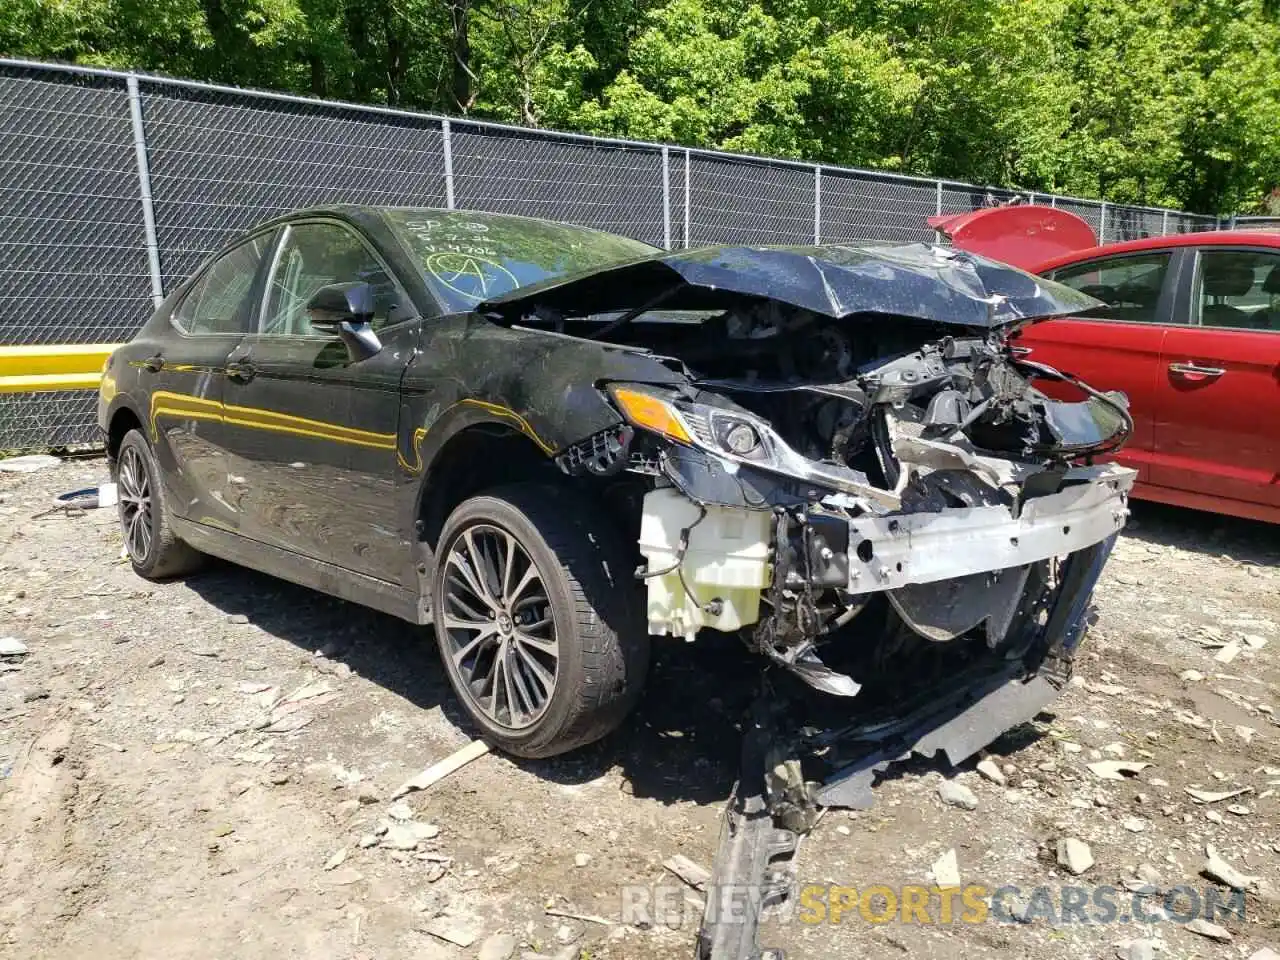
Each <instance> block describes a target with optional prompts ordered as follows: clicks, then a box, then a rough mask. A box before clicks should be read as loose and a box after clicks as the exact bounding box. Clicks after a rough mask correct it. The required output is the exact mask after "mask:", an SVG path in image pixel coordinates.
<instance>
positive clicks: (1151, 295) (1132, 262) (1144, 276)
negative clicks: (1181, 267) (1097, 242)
mask: <svg viewBox="0 0 1280 960" xmlns="http://www.w3.org/2000/svg"><path fill="white" fill-rule="evenodd" d="M1172 256H1173V255H1172V254H1171V253H1168V252H1163V253H1144V254H1138V255H1133V256H1120V257H1109V258H1106V259H1103V260H1088V261H1085V262H1084V263H1073V264H1071V265H1070V266H1066V267H1059V268H1058V269H1057V270H1055V271H1054V272H1053V278H1052V279H1054V280H1057V281H1058V282H1059V283H1065V284H1066V285H1067V286H1068V287H1072V288H1073V289H1076V290H1079V291H1080V292H1081V293H1087V294H1089V295H1090V296H1091V297H1097V298H1098V299H1099V300H1101V301H1102V302H1103V303H1105V304H1106V305H1107V306H1108V307H1109V308H1110V309H1108V310H1106V311H1103V312H1101V313H1100V315H1101V316H1105V317H1107V318H1109V319H1112V320H1126V321H1129V322H1131V323H1156V322H1157V320H1158V319H1159V318H1158V317H1157V315H1156V306H1157V304H1158V303H1159V301H1160V291H1161V290H1163V289H1164V280H1165V276H1166V275H1167V274H1168V272H1169V262H1170V260H1171V259H1172Z"/></svg>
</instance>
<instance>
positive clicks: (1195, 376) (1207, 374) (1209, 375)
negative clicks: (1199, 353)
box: [1169, 360, 1227, 380]
mask: <svg viewBox="0 0 1280 960" xmlns="http://www.w3.org/2000/svg"><path fill="white" fill-rule="evenodd" d="M1169 372H1170V373H1173V374H1177V375H1178V376H1180V377H1184V378H1185V379H1187V380H1216V379H1217V378H1218V377H1220V376H1222V375H1223V374H1224V373H1226V372H1227V371H1226V370H1225V369H1223V368H1222V367H1202V366H1200V364H1198V363H1196V362H1195V361H1193V360H1188V361H1186V362H1184V363H1171V364H1169Z"/></svg>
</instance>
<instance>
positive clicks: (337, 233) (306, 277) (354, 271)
mask: <svg viewBox="0 0 1280 960" xmlns="http://www.w3.org/2000/svg"><path fill="white" fill-rule="evenodd" d="M353 280H363V281H364V282H365V283H368V284H370V285H371V286H372V287H373V292H374V317H373V322H372V326H373V327H374V329H375V330H376V329H377V328H379V327H382V326H384V325H386V324H388V323H397V322H399V321H400V320H405V319H408V318H409V317H411V316H413V308H412V305H411V304H410V303H409V299H408V297H407V296H406V295H405V294H404V292H403V291H402V290H401V289H400V286H399V284H397V283H396V282H395V281H394V280H392V279H391V277H390V276H389V275H388V274H387V272H386V270H384V269H383V267H382V264H381V263H379V262H378V259H377V257H375V256H374V255H373V253H372V252H371V251H370V250H369V248H368V247H366V246H365V245H364V243H362V242H361V240H360V238H359V237H357V236H356V235H355V234H354V233H352V232H351V231H350V230H348V229H346V228H345V227H341V226H339V225H337V224H333V223H300V224H297V225H295V226H291V227H289V228H288V230H287V231H286V233H285V235H284V239H283V240H282V241H281V242H280V248H279V250H278V251H277V253H276V259H275V263H274V264H272V267H271V276H270V278H269V279H268V280H267V304H266V310H265V312H264V314H263V317H262V325H261V329H260V332H261V333H265V334H274V335H276V336H285V337H306V336H320V334H317V333H316V332H315V331H314V330H313V329H312V328H311V321H310V320H309V319H308V317H307V301H308V300H309V299H311V296H312V294H314V293H315V292H316V291H317V290H319V289H320V288H321V287H323V286H327V285H328V284H331V283H346V282H349V281H353Z"/></svg>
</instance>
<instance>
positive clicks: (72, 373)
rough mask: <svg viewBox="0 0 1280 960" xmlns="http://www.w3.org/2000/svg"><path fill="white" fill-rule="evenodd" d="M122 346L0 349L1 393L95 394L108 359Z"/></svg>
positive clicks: (86, 345) (55, 345)
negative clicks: (55, 391) (83, 391)
mask: <svg viewBox="0 0 1280 960" xmlns="http://www.w3.org/2000/svg"><path fill="white" fill-rule="evenodd" d="M117 346H119V344H115V343H78V344H48V345H45V346H22V347H0V393H26V392H29V391H33V390H35V391H43V390H96V389H98V383H99V382H100V381H101V380H102V367H103V365H104V364H105V363H106V362H107V356H108V355H109V354H110V353H111V351H113V350H114V349H115V348H116V347H117Z"/></svg>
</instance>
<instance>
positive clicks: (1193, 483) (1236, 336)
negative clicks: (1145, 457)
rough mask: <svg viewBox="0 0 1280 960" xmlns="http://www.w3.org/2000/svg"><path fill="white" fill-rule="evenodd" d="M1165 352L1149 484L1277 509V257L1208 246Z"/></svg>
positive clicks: (1279, 334)
mask: <svg viewBox="0 0 1280 960" xmlns="http://www.w3.org/2000/svg"><path fill="white" fill-rule="evenodd" d="M1196 258H1197V264H1196V269H1195V271H1194V274H1193V275H1191V277H1190V282H1188V283H1186V284H1185V285H1184V291H1183V295H1182V296H1180V297H1179V300H1178V307H1177V309H1178V311H1179V313H1180V314H1181V315H1182V319H1184V320H1185V321H1186V322H1185V323H1183V324H1180V325H1179V326H1178V327H1177V328H1176V329H1171V330H1170V332H1169V334H1168V336H1167V337H1166V338H1165V341H1164V347H1163V350H1162V355H1161V371H1160V372H1161V376H1160V378H1159V381H1158V383H1159V386H1158V389H1157V398H1156V405H1157V410H1158V414H1157V417H1156V421H1155V444H1156V458H1155V460H1154V461H1153V464H1152V476H1151V480H1152V482H1153V483H1156V484H1159V485H1160V486H1164V487H1172V488H1174V489H1178V490H1186V491H1192V492H1195V493H1200V494H1204V495H1206V496H1210V497H1218V498H1224V499H1229V500H1236V501H1242V502H1244V503H1255V504H1262V505H1264V506H1271V507H1277V506H1280V251H1277V250H1260V249H1244V248H1223V247H1205V248H1201V249H1200V250H1198V251H1197V252H1196Z"/></svg>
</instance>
